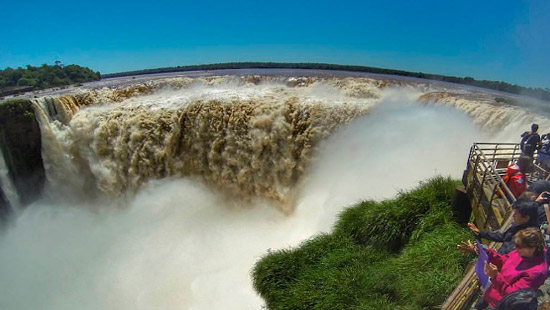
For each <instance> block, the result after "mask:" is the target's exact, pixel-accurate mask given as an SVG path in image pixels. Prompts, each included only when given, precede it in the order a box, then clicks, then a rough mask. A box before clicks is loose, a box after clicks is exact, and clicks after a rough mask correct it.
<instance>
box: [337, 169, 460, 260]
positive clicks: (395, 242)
mask: <svg viewBox="0 0 550 310" xmlns="http://www.w3.org/2000/svg"><path fill="white" fill-rule="evenodd" d="M457 184H458V183H457V181H453V180H451V179H450V178H443V177H436V178H433V179H431V180H429V181H428V182H426V183H424V184H422V183H421V186H420V187H419V188H417V189H415V190H413V191H411V192H409V193H401V194H400V195H399V196H398V197H397V198H396V199H392V200H386V201H382V202H375V201H365V202H362V203H360V204H358V205H356V206H353V207H351V208H348V209H347V210H345V211H344V212H342V213H341V214H340V217H339V220H338V222H337V224H336V225H335V229H334V230H335V233H336V234H344V235H347V236H349V237H351V238H352V239H353V240H354V241H355V242H356V243H358V244H361V245H364V246H373V247H375V248H378V249H384V250H388V251H392V252H397V251H399V250H400V249H401V248H402V247H403V246H404V245H405V244H406V243H407V242H408V240H409V238H410V237H411V235H413V232H414V230H415V229H416V228H417V225H419V224H420V229H421V230H420V231H429V230H431V229H433V226H434V225H437V224H438V223H441V221H442V220H440V218H441V217H445V216H446V214H449V216H450V212H448V209H447V208H446V207H445V206H448V205H450V203H451V200H452V197H453V194H454V189H455V187H456V185H457ZM431 209H433V210H436V212H440V213H441V214H438V216H436V217H435V218H430V217H428V218H425V217H424V216H425V215H426V213H427V212H428V211H429V210H431ZM437 210H439V211H437ZM441 210H443V211H441ZM448 219H449V217H447V218H445V219H444V220H443V221H447V220H448ZM420 231H418V232H415V233H414V236H415V238H416V237H417V234H418V233H420Z"/></svg>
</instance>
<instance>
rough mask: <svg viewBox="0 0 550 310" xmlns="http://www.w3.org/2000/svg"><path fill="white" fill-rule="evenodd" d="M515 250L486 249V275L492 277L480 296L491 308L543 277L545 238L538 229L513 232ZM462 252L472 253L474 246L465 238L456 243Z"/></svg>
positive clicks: (541, 282)
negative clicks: (500, 252)
mask: <svg viewBox="0 0 550 310" xmlns="http://www.w3.org/2000/svg"><path fill="white" fill-rule="evenodd" d="M513 240H514V244H515V246H516V249H515V250H514V251H512V252H510V253H508V254H504V255H501V254H498V253H497V252H495V250H493V249H486V251H487V254H488V255H489V263H485V274H487V275H488V276H489V277H490V278H491V283H492V284H491V286H490V287H489V288H488V289H487V291H485V294H484V295H483V297H484V299H485V301H486V302H487V303H488V304H489V306H490V307H494V306H495V305H496V304H498V302H499V301H500V300H501V299H502V298H503V297H504V296H506V295H508V294H510V293H513V292H515V291H518V290H523V289H534V290H536V289H538V288H539V287H540V286H541V285H542V284H543V283H544V280H545V279H546V272H547V269H548V267H547V263H546V259H545V255H544V251H545V249H544V238H543V236H542V233H541V232H540V230H539V229H538V228H534V227H530V228H526V229H523V230H520V231H518V232H517V233H516V234H515V235H514V239H513ZM457 248H458V249H459V250H461V251H463V252H468V253H475V246H474V245H473V244H472V243H471V242H470V241H469V240H468V242H463V243H462V245H458V246H457Z"/></svg>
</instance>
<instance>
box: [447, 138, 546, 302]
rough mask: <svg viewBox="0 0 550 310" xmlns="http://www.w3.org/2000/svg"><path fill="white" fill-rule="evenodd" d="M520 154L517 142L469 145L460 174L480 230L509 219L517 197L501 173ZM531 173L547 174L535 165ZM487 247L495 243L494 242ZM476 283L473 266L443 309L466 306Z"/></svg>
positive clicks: (504, 224) (500, 225)
mask: <svg viewBox="0 0 550 310" xmlns="http://www.w3.org/2000/svg"><path fill="white" fill-rule="evenodd" d="M520 155H521V151H520V148H519V144H516V143H474V145H473V146H472V147H471V148H470V154H469V156H468V162H467V164H466V170H465V171H464V175H463V177H462V182H463V183H464V186H465V189H466V194H467V195H468V199H469V201H470V204H471V206H472V212H473V214H474V217H475V222H476V225H477V226H478V227H479V228H480V229H482V230H491V231H495V230H501V231H503V230H505V229H507V228H508V227H509V226H510V224H511V222H512V204H513V202H514V201H515V200H516V199H515V197H514V195H513V194H512V192H511V191H510V189H509V188H508V186H506V184H505V183H504V182H503V180H502V176H504V174H505V173H506V169H507V167H508V165H510V164H511V163H513V162H515V161H517V160H518V158H519V157H520ZM534 169H535V170H534V171H533V172H532V173H531V174H530V175H528V176H526V178H527V179H529V178H531V177H532V176H534V175H538V176H542V177H540V178H547V177H548V172H547V171H545V170H544V169H542V168H541V167H540V166H537V165H534ZM489 246H490V247H493V248H494V247H497V244H496V243H495V242H492V243H490V244H489ZM478 287H479V282H478V279H477V276H476V274H475V271H474V268H473V267H472V266H470V268H469V269H468V270H466V272H465V275H464V278H463V279H462V281H461V282H460V284H459V285H458V286H457V287H456V288H455V290H454V291H453V292H452V293H451V295H449V297H448V298H447V300H446V301H445V303H444V304H443V305H442V309H444V310H464V309H468V308H469V307H470V305H471V303H472V298H473V297H474V296H475V293H476V292H477V290H478Z"/></svg>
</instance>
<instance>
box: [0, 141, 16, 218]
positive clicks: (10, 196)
mask: <svg viewBox="0 0 550 310" xmlns="http://www.w3.org/2000/svg"><path fill="white" fill-rule="evenodd" d="M0 186H1V187H2V191H3V192H4V196H5V197H6V199H7V200H8V202H9V204H10V207H11V210H12V211H16V210H17V209H18V208H19V207H20V206H21V202H20V201H19V194H18V193H17V190H16V189H15V185H14V184H13V182H12V180H11V178H10V176H9V171H8V166H7V165H6V160H5V159H4V152H3V150H1V149H0Z"/></svg>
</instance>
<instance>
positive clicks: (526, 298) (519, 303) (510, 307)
mask: <svg viewBox="0 0 550 310" xmlns="http://www.w3.org/2000/svg"><path fill="white" fill-rule="evenodd" d="M537 303H538V301H537V291H535V290H534V289H525V290H519V291H515V292H512V293H510V294H508V295H506V296H504V298H502V299H501V300H500V302H499V303H498V304H497V305H496V307H495V310H537Z"/></svg>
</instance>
